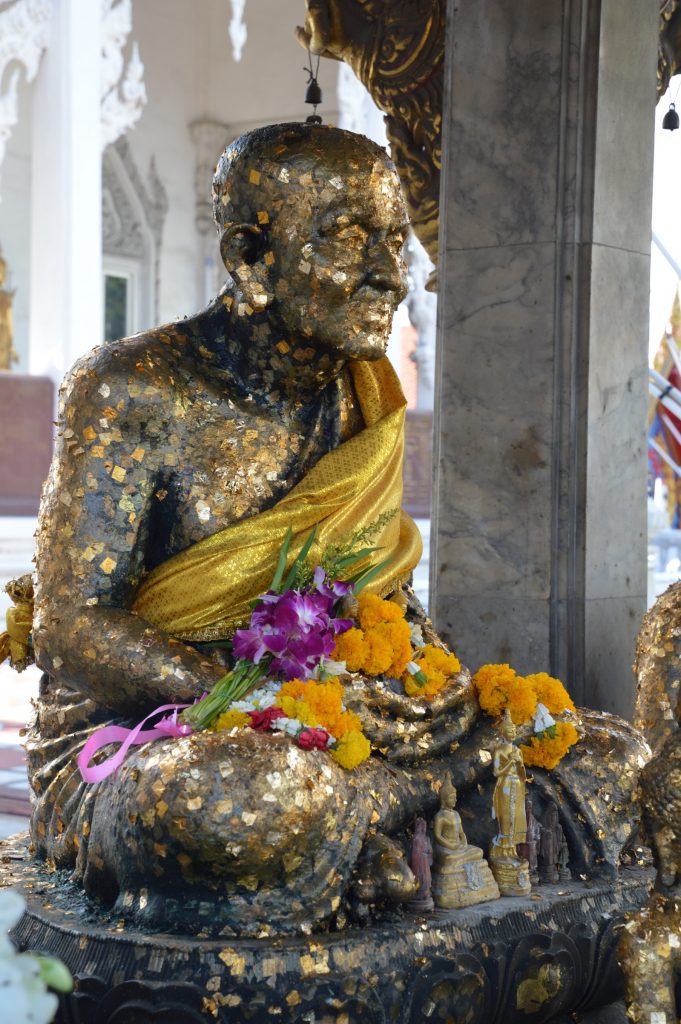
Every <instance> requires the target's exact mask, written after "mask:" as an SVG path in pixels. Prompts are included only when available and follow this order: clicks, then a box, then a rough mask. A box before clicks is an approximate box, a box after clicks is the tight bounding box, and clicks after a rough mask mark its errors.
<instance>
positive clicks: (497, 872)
mask: <svg viewBox="0 0 681 1024" xmlns="http://www.w3.org/2000/svg"><path fill="white" fill-rule="evenodd" d="M489 866H490V867H491V869H492V874H493V875H494V877H495V879H496V883H497V885H498V886H499V892H500V893H501V895H502V896H529V895H530V893H531V891H532V886H531V885H530V865H529V864H528V863H527V861H526V860H521V858H520V857H504V856H500V855H499V854H498V853H497V851H496V850H495V848H494V847H492V849H491V850H490V854H489Z"/></svg>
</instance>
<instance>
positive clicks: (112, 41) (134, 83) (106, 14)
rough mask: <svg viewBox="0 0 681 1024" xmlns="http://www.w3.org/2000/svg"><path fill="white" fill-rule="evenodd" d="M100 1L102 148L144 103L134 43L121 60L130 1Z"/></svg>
mask: <svg viewBox="0 0 681 1024" xmlns="http://www.w3.org/2000/svg"><path fill="white" fill-rule="evenodd" d="M101 4H102V68H101V82H102V149H104V148H105V147H106V146H108V145H110V144H111V143H112V142H115V141H116V139H119V138H120V137H121V135H124V134H125V133H126V132H127V131H129V129H130V128H132V127H133V126H134V125H135V124H137V122H138V121H139V119H140V117H141V115H142V109H143V107H144V104H145V103H146V102H147V91H146V88H145V85H144V64H143V63H142V61H141V59H140V55H139V49H138V46H137V43H133V45H132V53H131V56H130V59H129V60H128V62H127V65H126V63H125V56H124V50H125V46H126V44H127V41H128V37H129V35H130V33H131V32H132V0H119V2H118V3H116V2H115V0H101Z"/></svg>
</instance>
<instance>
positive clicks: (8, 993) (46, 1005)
mask: <svg viewBox="0 0 681 1024" xmlns="http://www.w3.org/2000/svg"><path fill="white" fill-rule="evenodd" d="M25 906H26V904H25V902H24V900H23V898H22V897H21V896H19V894H18V893H16V892H13V891H12V890H11V889H4V890H3V891H2V892H0V993H1V998H2V1014H3V1020H7V1021H11V1022H12V1024H49V1022H50V1021H51V1020H52V1019H53V1017H54V1015H55V1013H56V1012H57V1006H58V1000H57V997H56V995H54V993H53V992H48V991H47V984H46V982H47V981H49V983H50V984H51V985H52V986H53V987H54V988H57V989H59V990H60V991H65V992H68V991H70V989H71V986H72V979H71V976H70V974H69V972H68V971H67V970H66V968H65V967H64V965H63V964H62V963H61V962H60V961H58V960H55V959H53V958H52V957H42V956H37V955H35V954H33V953H17V952H16V950H15V948H14V946H13V945H12V943H11V942H10V940H9V938H8V937H7V930H8V929H9V928H11V927H12V926H13V925H15V924H16V923H17V922H18V921H19V918H20V917H21V915H22V914H23V912H24V908H25Z"/></svg>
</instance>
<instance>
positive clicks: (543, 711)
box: [532, 703, 556, 732]
mask: <svg viewBox="0 0 681 1024" xmlns="http://www.w3.org/2000/svg"><path fill="white" fill-rule="evenodd" d="M532 717H533V719H534V731H535V732H544V730H545V729H550V728H551V726H552V725H555V724H556V720H555V718H552V717H551V715H550V714H549V709H548V708H547V707H546V706H545V705H544V704H541V703H540V704H537V710H536V711H535V713H534V714H533V716H532Z"/></svg>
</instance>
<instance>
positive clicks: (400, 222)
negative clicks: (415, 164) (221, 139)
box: [213, 124, 406, 359]
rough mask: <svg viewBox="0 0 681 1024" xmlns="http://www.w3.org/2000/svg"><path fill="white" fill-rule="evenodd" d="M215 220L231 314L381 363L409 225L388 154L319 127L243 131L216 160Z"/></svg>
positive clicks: (401, 282) (399, 292)
mask: <svg viewBox="0 0 681 1024" xmlns="http://www.w3.org/2000/svg"><path fill="white" fill-rule="evenodd" d="M213 210H214V214H215V221H216V224H217V227H218V230H219V231H220V253H221V255H222V259H223V262H224V264H225V268H226V269H227V271H228V272H229V274H230V276H231V278H232V281H233V283H234V285H235V286H236V288H237V290H238V291H239V292H240V299H239V302H238V303H237V309H241V310H242V311H246V312H247V311H248V310H250V311H251V313H253V312H255V313H262V312H265V311H266V313H267V317H268V319H269V321H270V324H274V325H276V327H277V330H279V331H280V332H281V333H285V334H288V335H289V336H291V337H292V336H297V337H304V338H314V339H315V342H316V343H317V345H318V346H319V345H324V346H326V349H327V350H328V351H329V352H330V351H332V350H333V351H334V352H336V353H337V352H339V351H341V350H342V351H343V352H344V353H346V354H348V356H349V357H352V358H366V359H370V358H373V359H375V358H379V357H380V356H382V355H383V354H384V353H385V347H386V344H387V339H388V335H389V333H390V325H391V323H392V315H393V312H394V310H395V307H396V306H397V304H398V303H399V302H400V300H401V299H402V298H403V297H404V294H405V274H404V263H403V260H402V247H403V243H404V237H405V222H406V212H405V208H404V201H403V199H402V193H401V190H400V184H399V179H398V178H397V174H396V173H395V168H394V167H393V165H392V162H391V161H390V158H389V157H388V155H387V153H386V152H385V150H383V149H381V147H380V146H377V145H376V144H375V143H374V142H371V141H370V140H369V139H366V138H364V137H363V136H362V135H355V134H353V133H352V132H345V131H341V130H340V129H338V128H330V127H327V126H323V125H314V124H282V125H272V126H270V127H267V128H261V129H258V130H257V131H253V132H248V134H246V135H242V136H241V138H239V139H237V140H236V141H235V142H233V143H232V145H231V146H229V147H228V148H227V150H226V151H225V152H224V153H223V155H222V157H221V158H220V161H219V163H218V167H217V171H216V174H215V178H214V181H213ZM247 315H250V313H248V314H247Z"/></svg>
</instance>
